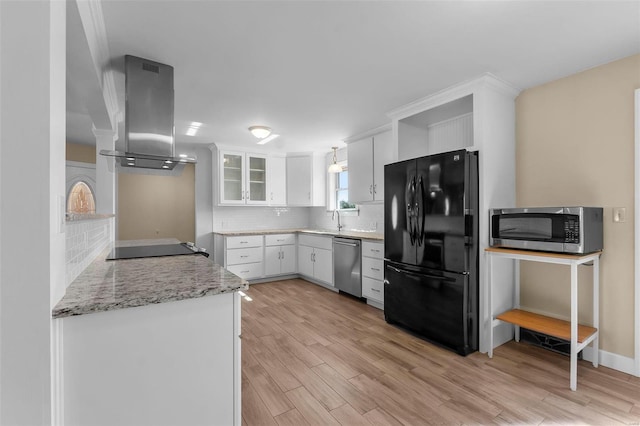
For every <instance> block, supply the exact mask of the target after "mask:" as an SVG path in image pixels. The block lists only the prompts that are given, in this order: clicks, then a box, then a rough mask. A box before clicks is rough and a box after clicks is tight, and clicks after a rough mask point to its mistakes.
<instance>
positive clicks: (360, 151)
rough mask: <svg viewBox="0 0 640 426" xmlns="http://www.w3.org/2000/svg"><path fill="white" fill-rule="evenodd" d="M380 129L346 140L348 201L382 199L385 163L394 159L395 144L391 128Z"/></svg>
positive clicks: (379, 200)
mask: <svg viewBox="0 0 640 426" xmlns="http://www.w3.org/2000/svg"><path fill="white" fill-rule="evenodd" d="M387 127H388V126H387ZM381 130H383V129H380V128H378V129H375V130H372V131H371V132H367V133H365V134H362V135H359V136H355V137H353V138H349V139H347V140H345V142H347V159H348V163H349V201H351V202H356V203H363V202H372V201H378V202H381V201H383V200H384V165H385V164H389V163H392V162H394V161H395V153H394V152H395V145H394V144H393V140H392V137H391V136H392V134H391V130H390V129H389V130H384V131H381ZM371 133H375V134H371Z"/></svg>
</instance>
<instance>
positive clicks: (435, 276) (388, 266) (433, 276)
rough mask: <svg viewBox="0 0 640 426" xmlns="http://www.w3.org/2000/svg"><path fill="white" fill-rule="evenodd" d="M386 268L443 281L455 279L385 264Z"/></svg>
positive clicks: (453, 280)
mask: <svg viewBox="0 0 640 426" xmlns="http://www.w3.org/2000/svg"><path fill="white" fill-rule="evenodd" d="M387 268H389V269H392V270H394V271H395V272H397V273H399V274H406V275H412V276H414V277H426V278H433V279H437V280H439V281H445V282H455V281H456V280H455V279H453V278H448V277H443V276H442V275H431V274H420V273H418V272H413V271H407V270H406V269H400V268H396V267H395V266H391V265H387Z"/></svg>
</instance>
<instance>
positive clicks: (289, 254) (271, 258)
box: [264, 234, 296, 276]
mask: <svg viewBox="0 0 640 426" xmlns="http://www.w3.org/2000/svg"><path fill="white" fill-rule="evenodd" d="M264 242H265V248H264V261H265V262H264V274H265V275H266V276H273V275H286V274H294V273H295V272H296V235H295V234H275V235H265V237H264Z"/></svg>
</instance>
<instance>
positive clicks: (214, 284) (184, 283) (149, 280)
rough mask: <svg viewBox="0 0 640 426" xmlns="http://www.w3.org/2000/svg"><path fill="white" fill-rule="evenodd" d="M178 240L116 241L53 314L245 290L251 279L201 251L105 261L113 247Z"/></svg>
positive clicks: (68, 292)
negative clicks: (227, 267)
mask: <svg viewBox="0 0 640 426" xmlns="http://www.w3.org/2000/svg"><path fill="white" fill-rule="evenodd" d="M177 243H179V241H178V240H176V239H158V240H135V241H122V242H116V243H115V245H112V246H111V247H109V248H108V249H106V250H105V251H104V252H103V253H101V254H100V255H99V256H98V257H97V258H96V260H94V261H93V262H92V263H91V264H90V265H89V266H88V267H87V269H85V270H84V271H83V272H82V273H81V274H80V275H79V276H78V278H76V279H75V280H74V281H73V282H72V283H71V284H70V285H69V287H67V290H66V292H65V295H64V297H63V298H62V300H60V302H58V304H57V305H56V306H55V307H54V308H53V310H52V317H53V318H63V317H69V316H74V315H84V314H89V313H94V312H104V311H111V310H116V309H122V308H131V307H136V306H145V305H151V304H156V303H165V302H173V301H178V300H185V299H193V298H198V297H204V296H213V295H216V294H221V293H229V292H234V291H237V290H246V289H247V288H248V284H247V281H245V280H243V279H242V278H240V277H238V276H237V275H234V274H232V273H231V272H229V271H227V270H226V269H224V268H223V267H222V266H220V265H218V264H216V263H214V262H213V261H212V260H210V259H209V258H206V257H204V256H202V255H198V254H194V255H183V256H164V257H148V258H142V259H123V260H105V258H106V257H107V255H108V254H109V252H110V251H111V249H112V248H113V246H117V247H125V246H145V245H151V244H177Z"/></svg>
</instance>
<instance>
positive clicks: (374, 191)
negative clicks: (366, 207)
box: [373, 183, 378, 194]
mask: <svg viewBox="0 0 640 426" xmlns="http://www.w3.org/2000/svg"><path fill="white" fill-rule="evenodd" d="M376 186H378V185H377V184H375V183H374V184H373V193H374V194H377V193H378V191H376Z"/></svg>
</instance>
